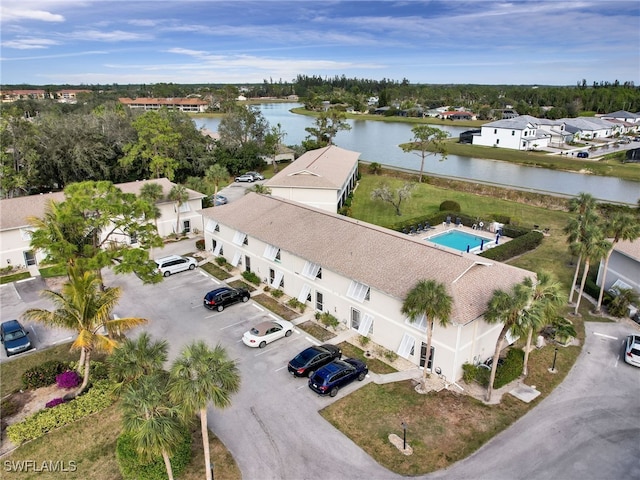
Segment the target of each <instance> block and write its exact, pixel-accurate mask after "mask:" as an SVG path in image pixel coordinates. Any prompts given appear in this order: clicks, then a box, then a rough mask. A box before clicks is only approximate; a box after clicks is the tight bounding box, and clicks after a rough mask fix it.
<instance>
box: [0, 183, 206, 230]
mask: <svg viewBox="0 0 640 480" xmlns="http://www.w3.org/2000/svg"><path fill="white" fill-rule="evenodd" d="M145 183H158V184H160V185H161V186H162V193H163V195H164V199H163V200H160V201H159V202H158V203H167V202H169V200H167V199H166V198H167V196H168V195H169V191H170V190H171V188H172V187H173V186H174V185H175V184H174V183H172V182H170V181H169V180H168V179H166V178H158V179H152V180H141V181H136V182H128V183H118V184H116V187H118V188H119V189H120V190H122V191H123V192H124V193H134V194H136V195H139V194H140V190H141V188H142V186H143V185H144V184H145ZM187 192H188V193H189V200H195V199H198V198H203V197H205V196H206V195H204V194H202V193H199V192H196V191H195V190H191V189H188V188H187ZM64 198H65V197H64V192H54V193H44V194H41V195H28V196H26V197H15V198H6V199H3V200H0V231H1V230H11V229H14V228H21V227H27V226H29V221H28V219H29V217H41V216H42V215H43V214H44V212H45V209H46V207H47V205H48V204H49V202H50V201H52V200H53V201H54V202H63V201H64Z"/></svg>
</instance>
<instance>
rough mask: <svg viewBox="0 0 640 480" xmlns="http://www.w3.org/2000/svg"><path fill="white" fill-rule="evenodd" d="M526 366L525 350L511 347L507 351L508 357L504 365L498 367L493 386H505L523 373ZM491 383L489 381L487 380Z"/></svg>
mask: <svg viewBox="0 0 640 480" xmlns="http://www.w3.org/2000/svg"><path fill="white" fill-rule="evenodd" d="M523 368H524V350H522V349H520V348H511V349H510V350H509V351H508V352H507V357H506V358H505V359H504V363H503V364H502V365H498V368H497V369H496V378H495V379H494V380H493V388H500V387H504V386H505V385H506V384H507V383H509V382H512V381H514V380H515V379H516V378H518V377H519V376H520V375H522V369H523ZM487 383H489V382H487Z"/></svg>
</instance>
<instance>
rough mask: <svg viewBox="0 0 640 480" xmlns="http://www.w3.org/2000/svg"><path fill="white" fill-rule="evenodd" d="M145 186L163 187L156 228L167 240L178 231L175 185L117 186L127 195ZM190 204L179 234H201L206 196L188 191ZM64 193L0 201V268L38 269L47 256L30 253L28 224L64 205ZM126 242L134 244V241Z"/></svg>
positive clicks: (185, 207)
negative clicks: (54, 205)
mask: <svg viewBox="0 0 640 480" xmlns="http://www.w3.org/2000/svg"><path fill="white" fill-rule="evenodd" d="M146 183H157V184H159V185H160V186H161V187H162V193H163V197H162V199H160V200H159V201H158V202H157V203H156V206H157V207H158V209H159V211H160V217H159V218H158V222H157V226H158V233H159V234H160V236H163V237H166V236H168V235H170V234H172V233H174V232H175V230H176V221H177V212H176V206H175V202H172V201H171V200H169V199H168V198H167V197H168V195H169V191H170V190H171V188H172V187H173V186H174V185H175V184H174V183H172V182H170V181H169V180H167V179H166V178H159V179H154V180H142V181H139V182H128V183H119V184H116V187H118V188H119V189H120V190H122V191H123V192H124V193H134V194H136V195H139V194H140V190H141V188H142V186H143V185H145V184H146ZM187 193H188V194H189V200H188V201H187V202H186V203H184V204H183V205H182V207H181V208H180V226H179V228H180V230H181V231H187V232H190V231H193V230H194V229H198V230H199V231H202V229H203V226H202V216H201V215H200V213H199V211H200V210H201V209H202V199H203V198H204V197H205V196H206V195H204V194H202V193H199V192H196V191H194V190H190V189H187ZM64 199H65V196H64V192H54V193H46V194H41V195H29V196H25V197H14V198H7V199H3V200H0V264H2V265H17V266H30V265H37V264H39V263H40V262H42V260H43V259H44V257H45V256H46V254H45V253H43V252H34V251H32V250H31V232H32V231H33V227H32V226H31V224H30V223H29V218H30V217H42V216H43V215H44V213H45V211H46V209H47V206H48V205H49V203H50V202H51V201H54V202H63V201H64ZM126 241H128V242H132V243H135V239H127V240H126Z"/></svg>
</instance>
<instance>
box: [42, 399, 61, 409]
mask: <svg viewBox="0 0 640 480" xmlns="http://www.w3.org/2000/svg"><path fill="white" fill-rule="evenodd" d="M62 403H64V398H60V397H58V398H54V399H53V400H49V401H48V402H47V403H46V404H45V405H44V406H45V408H53V407H55V406H57V405H60V404H62Z"/></svg>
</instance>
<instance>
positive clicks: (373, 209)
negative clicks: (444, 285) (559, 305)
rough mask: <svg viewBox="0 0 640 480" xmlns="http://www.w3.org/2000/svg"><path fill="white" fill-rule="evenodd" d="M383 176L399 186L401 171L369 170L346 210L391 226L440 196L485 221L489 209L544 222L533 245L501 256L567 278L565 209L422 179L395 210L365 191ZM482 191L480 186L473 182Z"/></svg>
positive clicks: (424, 211) (515, 219)
mask: <svg viewBox="0 0 640 480" xmlns="http://www.w3.org/2000/svg"><path fill="white" fill-rule="evenodd" d="M382 182H386V183H388V184H389V186H390V187H391V188H392V189H395V188H399V187H401V186H402V185H403V183H404V182H405V179H404V178H402V175H401V176H399V177H396V176H387V175H370V174H363V175H362V178H361V179H360V183H359V184H358V188H357V190H356V192H355V195H354V198H353V201H352V204H351V212H352V216H353V217H354V218H357V219H359V220H364V221H366V222H369V223H373V224H376V225H381V226H385V227H392V226H393V225H395V224H398V223H399V222H402V221H403V220H410V219H413V218H417V217H421V216H428V215H431V214H435V213H437V212H438V211H439V206H440V204H441V203H442V202H443V201H445V200H453V201H456V202H458V204H460V208H461V210H462V213H464V214H466V215H469V216H471V217H478V218H480V219H482V220H483V221H484V222H485V224H487V223H488V222H489V221H490V220H491V218H492V216H493V215H494V214H498V215H506V216H509V217H510V218H511V223H513V224H515V225H522V226H525V227H529V228H533V225H539V226H540V227H541V228H549V233H550V235H549V236H548V237H545V238H544V240H543V242H542V244H541V245H540V246H539V247H538V248H537V249H536V250H535V251H532V252H529V253H526V254H524V255H522V256H520V257H518V258H515V259H512V260H511V261H509V262H507V263H509V264H511V265H515V266H517V267H521V268H526V269H528V270H532V271H540V270H547V271H549V272H551V273H554V274H555V275H556V276H557V277H558V279H559V280H560V281H562V283H563V284H564V285H567V291H568V288H569V287H568V286H569V285H570V284H571V279H572V275H573V268H574V267H573V266H572V265H571V261H572V260H573V259H572V258H571V256H570V255H569V253H568V249H567V244H566V237H565V236H564V234H563V233H562V229H563V228H564V226H565V225H566V223H567V221H568V219H569V214H568V213H566V212H563V211H560V210H549V209H547V208H543V207H539V206H535V204H531V203H532V202H531V203H529V204H527V203H517V202H515V201H512V200H503V199H501V198H495V197H491V196H485V195H480V194H477V193H473V192H467V191H457V190H450V189H446V188H443V187H439V186H435V185H431V184H428V183H416V185H415V188H414V190H413V191H412V194H411V198H409V199H408V200H407V201H406V203H404V204H402V205H401V208H400V210H401V213H402V215H401V216H398V215H396V214H395V209H394V207H393V206H392V205H391V204H389V203H384V202H382V201H380V200H375V201H374V200H371V192H372V191H373V190H374V189H375V188H378V186H379V185H380V184H381V183H382ZM477 187H478V189H479V190H480V191H483V186H481V185H479V186H477Z"/></svg>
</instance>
